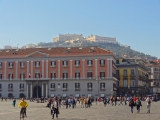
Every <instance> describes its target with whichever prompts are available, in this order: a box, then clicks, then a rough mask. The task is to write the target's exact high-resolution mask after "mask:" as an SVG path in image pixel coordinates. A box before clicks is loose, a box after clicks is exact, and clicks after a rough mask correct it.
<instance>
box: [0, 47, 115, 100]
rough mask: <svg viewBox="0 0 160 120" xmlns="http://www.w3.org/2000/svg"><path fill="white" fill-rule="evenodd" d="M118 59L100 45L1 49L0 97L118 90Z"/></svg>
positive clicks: (85, 94)
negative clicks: (116, 75) (116, 76)
mask: <svg viewBox="0 0 160 120" xmlns="http://www.w3.org/2000/svg"><path fill="white" fill-rule="evenodd" d="M115 74H116V59H115V56H114V55H113V53H112V52H111V51H109V50H105V49H102V48H99V47H81V48H79V47H72V48H58V47H57V48H27V49H10V50H0V97H15V98H20V97H26V98H34V97H41V96H44V97H53V96H61V97H73V96H75V97H80V96H93V97H96V96H97V97H98V96H101V97H103V96H110V95H113V94H116V83H117V79H116V78H115Z"/></svg>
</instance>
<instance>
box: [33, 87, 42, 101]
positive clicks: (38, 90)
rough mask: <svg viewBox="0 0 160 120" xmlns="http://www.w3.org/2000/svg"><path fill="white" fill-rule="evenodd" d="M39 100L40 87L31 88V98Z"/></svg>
mask: <svg viewBox="0 0 160 120" xmlns="http://www.w3.org/2000/svg"><path fill="white" fill-rule="evenodd" d="M37 97H38V98H40V97H41V87H40V86H35V87H34V88H33V98H37Z"/></svg>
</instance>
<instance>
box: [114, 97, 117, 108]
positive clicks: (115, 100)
mask: <svg viewBox="0 0 160 120" xmlns="http://www.w3.org/2000/svg"><path fill="white" fill-rule="evenodd" d="M116 104H117V97H116V96H115V97H114V105H115V106H116Z"/></svg>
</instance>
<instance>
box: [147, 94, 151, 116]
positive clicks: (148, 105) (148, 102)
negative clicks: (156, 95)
mask: <svg viewBox="0 0 160 120" xmlns="http://www.w3.org/2000/svg"><path fill="white" fill-rule="evenodd" d="M146 102H147V113H150V108H151V99H150V98H149V97H147V99H146Z"/></svg>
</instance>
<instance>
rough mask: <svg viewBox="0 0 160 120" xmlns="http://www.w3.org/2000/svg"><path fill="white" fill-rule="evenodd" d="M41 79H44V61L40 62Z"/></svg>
mask: <svg viewBox="0 0 160 120" xmlns="http://www.w3.org/2000/svg"><path fill="white" fill-rule="evenodd" d="M42 78H44V60H42Z"/></svg>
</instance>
